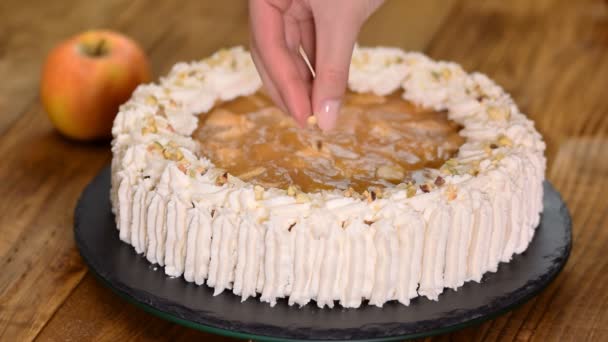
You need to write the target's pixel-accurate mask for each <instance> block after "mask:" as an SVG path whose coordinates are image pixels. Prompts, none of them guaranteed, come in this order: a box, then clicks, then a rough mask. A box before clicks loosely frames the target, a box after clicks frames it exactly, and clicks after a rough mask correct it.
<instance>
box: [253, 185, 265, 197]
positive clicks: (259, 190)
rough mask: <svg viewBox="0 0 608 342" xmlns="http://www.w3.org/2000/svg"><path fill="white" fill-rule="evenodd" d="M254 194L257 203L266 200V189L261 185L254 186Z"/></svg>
mask: <svg viewBox="0 0 608 342" xmlns="http://www.w3.org/2000/svg"><path fill="white" fill-rule="evenodd" d="M253 194H254V196H255V199H256V201H261V200H263V199H264V188H263V187H262V186H261V185H257V184H256V185H254V186H253Z"/></svg>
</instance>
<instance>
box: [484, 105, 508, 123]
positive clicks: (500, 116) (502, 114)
mask: <svg viewBox="0 0 608 342" xmlns="http://www.w3.org/2000/svg"><path fill="white" fill-rule="evenodd" d="M488 117H490V119H491V120H495V121H499V120H500V121H507V120H509V118H510V117H511V111H510V110H509V108H507V107H505V106H503V107H494V106H491V107H488Z"/></svg>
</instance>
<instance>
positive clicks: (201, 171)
mask: <svg viewBox="0 0 608 342" xmlns="http://www.w3.org/2000/svg"><path fill="white" fill-rule="evenodd" d="M194 171H196V173H198V174H199V175H203V174H204V173H205V172H207V168H205V167H204V166H197V167H196V169H194Z"/></svg>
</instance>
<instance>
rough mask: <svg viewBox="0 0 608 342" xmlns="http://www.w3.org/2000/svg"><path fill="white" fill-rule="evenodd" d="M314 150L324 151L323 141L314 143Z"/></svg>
mask: <svg viewBox="0 0 608 342" xmlns="http://www.w3.org/2000/svg"><path fill="white" fill-rule="evenodd" d="M314 148H315V149H316V150H317V151H321V150H322V149H323V141H321V140H317V141H315V143H314Z"/></svg>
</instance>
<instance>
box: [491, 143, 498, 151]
mask: <svg viewBox="0 0 608 342" xmlns="http://www.w3.org/2000/svg"><path fill="white" fill-rule="evenodd" d="M490 148H491V149H493V150H495V149H497V148H498V145H496V144H494V143H492V144H490Z"/></svg>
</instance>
